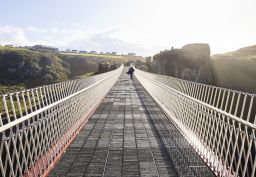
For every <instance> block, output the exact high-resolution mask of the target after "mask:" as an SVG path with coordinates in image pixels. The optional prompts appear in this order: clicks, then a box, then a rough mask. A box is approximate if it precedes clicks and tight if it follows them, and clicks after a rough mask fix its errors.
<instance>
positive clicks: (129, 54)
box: [128, 53, 136, 56]
mask: <svg viewBox="0 0 256 177" xmlns="http://www.w3.org/2000/svg"><path fill="white" fill-rule="evenodd" d="M135 55H136V54H135V53H128V56H135Z"/></svg>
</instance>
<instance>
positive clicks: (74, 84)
mask: <svg viewBox="0 0 256 177" xmlns="http://www.w3.org/2000/svg"><path fill="white" fill-rule="evenodd" d="M126 71H127V68H124V67H123V66H121V67H120V68H118V69H116V70H114V71H110V72H107V73H103V74H99V75H95V76H92V77H88V78H84V79H79V80H72V81H68V82H63V83H58V84H53V85H47V86H42V87H38V88H34V89H30V90H25V91H21V92H16V93H10V94H5V95H2V102H1V105H0V106H1V108H2V110H1V112H0V116H1V117H0V132H1V134H0V136H1V137H0V138H1V144H0V155H1V158H0V176H3V177H19V176H25V177H30V176H31V177H38V176H51V177H71V176H73V177H82V176H83V177H85V176H106V177H112V176H113V177H114V176H116V177H119V176H130V177H136V176H156V177H159V176H164V177H167V176H173V177H175V176H182V177H199V176H201V177H212V176H225V177H227V176H241V177H254V176H255V169H256V139H255V133H256V132H255V131H256V117H255V115H256V98H255V95H253V94H249V93H243V92H239V91H234V90H229V89H224V88H219V87H213V86H208V85H204V84H199V83H194V82H189V81H185V80H180V79H177V78H172V77H168V76H163V75H157V74H152V73H147V72H144V71H141V70H139V69H136V70H135V77H134V79H133V80H131V79H129V77H128V76H127V74H126Z"/></svg>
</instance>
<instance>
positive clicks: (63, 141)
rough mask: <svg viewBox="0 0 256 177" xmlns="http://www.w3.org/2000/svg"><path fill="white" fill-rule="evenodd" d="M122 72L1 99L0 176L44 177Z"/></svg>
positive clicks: (100, 75) (46, 87) (27, 91)
mask: <svg viewBox="0 0 256 177" xmlns="http://www.w3.org/2000/svg"><path fill="white" fill-rule="evenodd" d="M122 70H123V65H122V66H120V67H119V68H118V69H116V70H113V71H110V72H107V73H103V74H99V75H95V76H92V77H88V78H86V79H80V80H75V81H67V82H64V83H59V84H53V85H47V86H43V87H40V88H36V89H30V90H26V91H23V92H19V93H15V94H12V93H11V94H5V95H3V96H2V98H3V104H4V106H5V115H4V116H3V115H1V114H0V141H1V144H0V152H1V157H0V176H10V177H19V176H25V177H29V176H44V175H47V173H48V172H49V171H50V170H51V168H52V167H53V166H54V164H55V163H56V162H57V161H58V159H59V158H60V157H61V156H62V155H63V153H64V152H65V150H66V148H67V147H68V146H69V145H70V143H71V142H72V141H73V139H74V138H75V137H76V136H77V134H78V132H79V131H80V130H81V128H82V127H83V125H84V124H85V123H86V121H87V120H88V118H89V116H90V115H91V114H92V113H93V111H94V110H95V109H96V108H97V106H98V105H99V104H100V103H101V100H102V99H103V98H104V97H105V95H106V94H107V93H108V92H109V90H110V89H111V88H112V87H113V85H114V84H115V82H116V81H117V79H118V78H119V76H120V74H121V72H122ZM24 93H25V94H24ZM15 96H16V97H15ZM6 99H9V100H6ZM16 108H18V109H16ZM3 120H4V121H5V122H3Z"/></svg>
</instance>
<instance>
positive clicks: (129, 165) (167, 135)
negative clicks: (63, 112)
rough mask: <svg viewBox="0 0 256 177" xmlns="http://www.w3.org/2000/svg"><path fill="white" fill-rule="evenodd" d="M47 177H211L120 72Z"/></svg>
mask: <svg viewBox="0 0 256 177" xmlns="http://www.w3.org/2000/svg"><path fill="white" fill-rule="evenodd" d="M50 176H51V177H57V176H61V177H63V176H68V177H71V176H75V177H80V176H131V177H136V176H166V177H167V176H187V177H192V176H203V177H207V176H214V174H213V173H212V172H211V171H210V170H209V169H208V167H207V166H206V165H205V164H204V162H203V161H202V160H201V159H200V157H199V156H198V155H197V154H196V152H195V151H194V150H193V149H192V147H191V146H190V145H189V144H188V142H187V141H186V140H185V139H184V138H183V137H182V135H181V134H180V133H179V131H178V130H177V129H176V128H175V126H174V125H173V124H172V123H171V122H170V121H169V119H168V118H167V117H166V116H165V114H164V113H163V112H162V111H161V109H160V108H159V107H158V106H157V105H156V104H155V102H154V101H153V100H152V98H151V97H150V96H149V95H148V94H147V92H146V91H145V90H144V88H143V87H142V86H141V84H140V83H139V82H138V81H136V80H134V81H131V80H130V79H129V78H128V76H127V75H126V74H125V72H123V73H122V75H121V77H120V78H119V80H118V82H117V83H116V84H115V86H114V87H113V88H112V89H111V91H110V92H109V94H108V95H107V96H106V98H105V99H104V100H103V102H102V103H101V105H100V106H99V107H98V109H97V110H96V112H95V113H94V114H93V115H92V116H91V118H90V120H89V122H88V123H87V124H86V125H85V126H84V127H83V129H82V130H81V132H80V134H79V135H78V137H77V138H76V140H75V141H74V142H73V144H72V145H71V146H70V147H69V149H68V150H67V152H66V153H65V155H64V156H63V157H62V159H61V160H60V161H59V163H58V164H57V166H55V168H54V169H53V171H52V172H51V174H50Z"/></svg>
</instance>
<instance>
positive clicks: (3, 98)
mask: <svg viewBox="0 0 256 177" xmlns="http://www.w3.org/2000/svg"><path fill="white" fill-rule="evenodd" d="M2 100H3V105H4V111H5V114H6V118H7V121H8V123H9V122H11V120H10V114H9V110H8V106H7V102H6V95H3V96H2Z"/></svg>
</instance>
